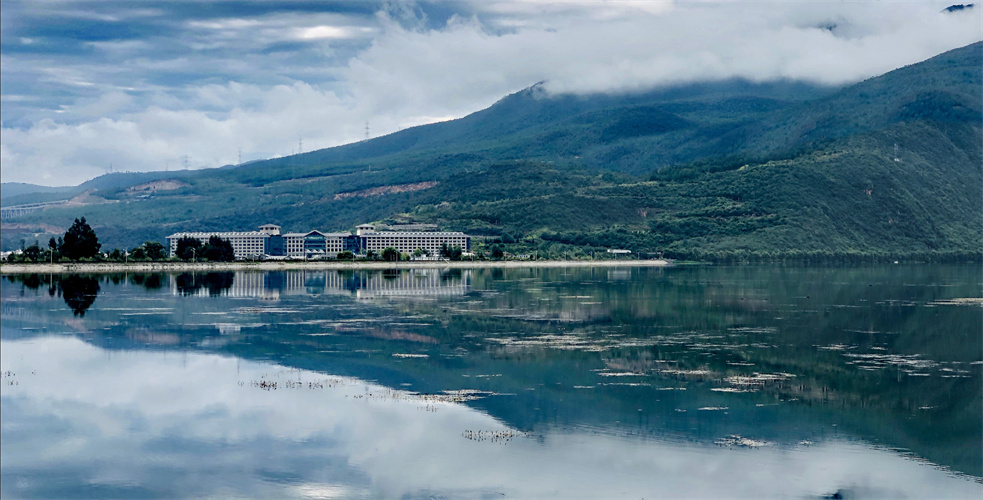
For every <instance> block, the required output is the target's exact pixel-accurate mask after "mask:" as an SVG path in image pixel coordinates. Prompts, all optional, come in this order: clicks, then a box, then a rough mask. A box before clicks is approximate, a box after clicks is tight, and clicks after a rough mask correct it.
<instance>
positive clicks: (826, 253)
mask: <svg viewBox="0 0 983 500" xmlns="http://www.w3.org/2000/svg"><path fill="white" fill-rule="evenodd" d="M981 88H983V44H981V43H976V44H973V45H970V46H967V47H964V48H961V49H957V50H954V51H950V52H947V53H945V54H942V55H940V56H937V57H935V58H933V59H930V60H928V61H925V62H923V63H919V64H915V65H912V66H908V67H905V68H901V69H898V70H896V71H893V72H891V73H888V74H886V75H883V76H880V77H877V78H872V79H870V80H867V81H864V82H861V83H858V84H856V85H852V86H849V87H845V88H839V89H831V88H820V87H814V86H810V85H806V84H802V83H798V82H772V83H766V84H756V83H749V82H742V81H726V82H716V83H706V84H699V85H688V86H685V87H676V88H668V89H657V90H652V91H649V92H645V93H638V94H633V95H618V96H610V95H587V96H575V95H549V94H547V93H546V92H545V91H544V90H543V88H542V86H540V85H537V86H533V87H531V88H529V89H527V90H524V91H522V92H519V93H516V94H513V95H511V96H508V97H506V98H504V99H502V100H501V101H499V102H498V103H496V104H495V105H494V106H492V107H490V108H488V109H486V110H483V111H480V112H477V113H475V114H472V115H470V116H467V117H465V118H462V119H460V120H454V121H450V122H444V123H438V124H434V125H427V126H422V127H417V128H413V129H409V130H405V131H402V132H399V133H396V134H392V135H389V136H386V137H381V138H378V139H373V140H368V141H363V142H360V143H356V144H352V145H348V146H343V147H338V148H331V149H326V150H321V151H314V152H311V153H306V154H303V155H297V156H292V157H286V158H279V159H274V160H269V161H262V162H253V163H250V164H248V165H243V166H239V167H226V168H221V169H212V170H205V171H195V172H180V173H178V174H175V173H170V174H168V173H164V172H154V173H149V174H135V175H134V176H133V178H132V179H129V178H123V177H121V175H122V174H114V175H116V177H113V176H105V177H103V178H98V179H94V180H93V181H90V182H89V183H86V187H85V188H84V189H82V190H79V191H76V192H75V194H78V193H79V192H83V191H84V192H86V193H87V194H86V199H85V200H83V201H82V202H80V203H81V204H75V205H66V206H62V207H53V208H48V209H46V210H44V211H41V212H35V213H33V214H29V215H27V216H23V217H21V218H19V219H14V220H13V221H10V222H7V223H5V224H4V230H3V245H4V247H5V249H6V248H10V247H13V246H16V245H17V243H18V240H19V239H20V238H25V239H28V240H30V241H33V238H41V239H45V240H46V239H47V236H45V232H46V231H47V232H49V233H50V232H51V231H52V228H58V227H67V223H70V221H71V220H72V219H73V218H75V217H78V216H82V215H84V216H85V217H86V218H87V220H89V221H90V223H92V225H93V227H95V228H96V230H97V232H98V233H99V234H100V236H101V237H103V239H104V240H105V242H106V243H107V245H108V246H109V247H113V246H133V245H136V244H139V243H140V242H142V241H143V240H145V239H156V240H160V239H162V238H163V237H164V236H166V235H167V234H170V233H172V232H175V231H180V230H190V229H204V228H214V229H223V230H242V229H252V228H254V227H255V226H257V225H258V224H261V223H264V222H275V223H278V224H280V225H282V226H283V227H284V229H286V230H306V229H311V228H317V229H322V230H332V231H334V230H347V229H349V228H351V227H353V226H354V225H355V224H357V223H361V222H369V221H379V222H389V223H396V222H421V223H436V224H438V225H439V226H440V227H442V228H445V229H453V230H463V231H468V232H469V233H472V234H475V235H478V236H486V237H488V238H489V239H488V240H487V241H488V243H489V244H491V243H496V244H497V243H501V244H504V245H506V246H507V247H508V248H510V249H511V250H513V251H515V252H522V253H538V254H540V255H543V256H548V257H559V256H576V255H588V254H590V252H596V251H598V250H604V249H607V248H611V247H616V248H627V249H631V250H633V251H635V252H641V253H657V252H663V253H666V254H668V255H670V256H675V257H680V258H703V259H739V260H747V259H786V258H809V259H812V258H819V259H823V258H835V259H866V258H881V259H906V258H917V259H924V258H939V259H950V258H957V259H963V258H977V257H978V256H979V252H980V248H981V247H983V233H981V227H983V167H981V165H983V145H981V142H983V140H981V137H983V102H981V93H980V89H981ZM162 180H173V181H175V182H171V183H165V184H167V185H166V186H164V187H161V188H160V189H157V188H153V189H150V188H141V189H136V188H134V187H132V186H133V185H134V184H138V185H141V186H147V185H148V184H147V183H148V182H151V181H162ZM141 183H142V184H141ZM155 186H156V185H155ZM161 186H163V184H161ZM30 196H31V195H29V194H21V195H19V196H17V197H15V198H16V199H17V200H19V201H28V200H29V199H30ZM46 196H48V197H49V198H47V199H50V196H51V195H50V193H48V194H47V195H46ZM4 204H5V205H8V204H10V203H9V201H8V200H6V199H5V200H4ZM66 222H67V223H66Z"/></svg>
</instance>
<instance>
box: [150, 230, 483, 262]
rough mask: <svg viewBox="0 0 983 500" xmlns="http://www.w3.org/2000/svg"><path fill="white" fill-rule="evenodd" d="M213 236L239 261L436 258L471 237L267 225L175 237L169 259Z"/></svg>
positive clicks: (467, 245) (465, 245)
mask: <svg viewBox="0 0 983 500" xmlns="http://www.w3.org/2000/svg"><path fill="white" fill-rule="evenodd" d="M212 236H218V237H220V238H222V239H226V240H229V241H230V242H231V243H232V250H233V252H234V253H235V258H236V259H237V260H242V259H268V258H273V259H276V258H282V259H303V260H307V259H319V258H336V257H337V256H338V254H339V253H340V252H343V251H346V250H347V251H349V252H352V253H354V254H365V253H367V252H369V251H371V252H374V253H376V254H381V253H382V251H383V250H385V249H386V248H388V247H392V248H394V249H396V250H397V251H399V252H403V253H413V252H414V251H416V249H418V248H419V249H422V250H424V251H425V252H427V254H428V255H431V256H434V255H439V254H440V250H441V248H442V247H443V246H445V245H446V246H447V247H454V246H458V247H461V249H462V250H464V251H467V250H469V249H470V244H471V237H470V236H468V235H466V234H464V233H461V232H427V231H417V232H410V231H376V230H375V226H373V225H371V224H362V225H360V226H358V227H357V230H356V234H354V235H353V234H350V233H322V232H321V231H310V232H307V233H285V234H280V226H278V225H276V224H264V225H262V226H260V227H259V231H247V232H193V233H174V234H172V235H170V236H168V237H167V241H168V247H169V248H170V256H171V257H173V256H175V255H176V254H177V243H178V240H180V239H181V238H189V237H190V238H194V239H197V240H198V241H200V242H201V244H202V245H204V244H206V243H208V240H209V238H211V237H212Z"/></svg>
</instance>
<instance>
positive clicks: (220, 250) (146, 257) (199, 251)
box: [8, 217, 235, 262]
mask: <svg viewBox="0 0 983 500" xmlns="http://www.w3.org/2000/svg"><path fill="white" fill-rule="evenodd" d="M101 248H102V244H101V243H99V237H98V236H96V232H95V231H94V230H93V229H92V227H91V226H90V225H89V224H88V223H87V222H86V220H85V217H81V218H78V219H75V222H74V223H73V224H72V226H71V227H70V228H69V229H68V231H66V232H65V234H64V236H60V237H57V238H55V237H53V236H52V237H51V239H50V240H48V246H47V247H42V246H41V244H40V243H39V242H37V241H35V242H34V244H33V245H30V246H24V241H23V240H21V252H20V254H19V255H11V256H10V257H8V260H10V261H13V262H79V261H89V262H100V261H102V262H131V261H132V262H146V261H162V260H167V259H168V250H167V247H165V246H164V245H163V244H161V243H159V242H156V241H146V242H144V243H143V244H141V245H139V246H137V247H134V248H131V249H129V250H126V249H119V248H114V249H113V250H112V251H109V252H106V253H102V252H100V251H99V250H100V249H101ZM177 258H178V259H180V260H187V261H192V260H193V261H211V262H229V261H232V260H234V259H235V252H234V251H233V249H232V242H230V241H229V240H226V239H223V238H219V237H217V236H213V237H212V238H211V239H209V240H208V243H205V244H202V243H201V241H199V240H197V239H195V238H182V239H180V240H178V248H177Z"/></svg>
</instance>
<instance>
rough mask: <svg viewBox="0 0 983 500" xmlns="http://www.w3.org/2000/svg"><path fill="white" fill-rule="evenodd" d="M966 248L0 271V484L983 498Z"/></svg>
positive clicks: (139, 491)
mask: <svg viewBox="0 0 983 500" xmlns="http://www.w3.org/2000/svg"><path fill="white" fill-rule="evenodd" d="M981 293H983V268H981V267H980V266H976V265H910V266H909V265H891V266H880V265H878V266H870V267H839V268H825V267H768V266H745V267H725V266H676V267H668V268H632V267H625V268H590V267H581V268H552V269H535V268H533V269H494V268H476V269H446V270H440V269H415V270H405V269H404V270H391V271H333V270H332V271H292V272H213V273H184V274H171V275H168V274H128V275H127V274H103V275H97V274H93V275H9V276H4V277H3V278H2V280H0V308H2V317H0V318H2V322H0V371H2V395H0V396H2V397H0V424H2V426H0V430H2V439H0V493H2V496H3V498H181V497H264V498H635V499H639V498H684V497H685V498H770V497H781V498H814V499H819V498H905V497H907V498H927V497H931V498H976V499H978V498H981V497H983V300H981V299H980V297H981Z"/></svg>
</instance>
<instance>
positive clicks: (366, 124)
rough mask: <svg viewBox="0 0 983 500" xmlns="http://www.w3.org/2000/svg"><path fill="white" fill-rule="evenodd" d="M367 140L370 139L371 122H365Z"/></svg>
mask: <svg viewBox="0 0 983 500" xmlns="http://www.w3.org/2000/svg"><path fill="white" fill-rule="evenodd" d="M365 138H366V139H368V138H369V122H365Z"/></svg>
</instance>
